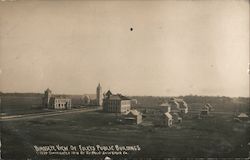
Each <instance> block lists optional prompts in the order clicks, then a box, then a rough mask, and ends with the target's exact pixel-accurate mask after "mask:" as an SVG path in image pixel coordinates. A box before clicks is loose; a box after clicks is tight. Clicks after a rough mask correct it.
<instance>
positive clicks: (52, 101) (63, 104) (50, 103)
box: [43, 88, 71, 109]
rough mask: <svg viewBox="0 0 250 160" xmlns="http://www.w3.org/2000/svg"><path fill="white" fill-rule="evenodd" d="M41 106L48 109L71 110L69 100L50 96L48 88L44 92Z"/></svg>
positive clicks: (64, 97) (63, 97) (58, 96)
mask: <svg viewBox="0 0 250 160" xmlns="http://www.w3.org/2000/svg"><path fill="white" fill-rule="evenodd" d="M43 106H44V107H45V108H50V109H71V99H70V98H68V97H66V96H61V95H57V96H56V95H52V91H51V90H50V89H49V88H48V89H46V90H45V91H44V97H43Z"/></svg>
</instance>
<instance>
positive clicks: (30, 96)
mask: <svg viewBox="0 0 250 160" xmlns="http://www.w3.org/2000/svg"><path fill="white" fill-rule="evenodd" d="M42 97H43V94H39V93H27V94H26V93H9V94H2V95H1V105H0V106H1V109H0V113H1V115H15V114H30V113H42V112H49V110H44V108H43V107H42ZM70 97H71V99H72V107H77V106H79V105H80V104H81V101H80V98H81V96H80V95H70Z"/></svg>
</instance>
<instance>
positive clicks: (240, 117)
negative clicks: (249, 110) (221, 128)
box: [237, 113, 249, 121]
mask: <svg viewBox="0 0 250 160" xmlns="http://www.w3.org/2000/svg"><path fill="white" fill-rule="evenodd" d="M237 118H238V119H239V120H241V121H247V120H248V119H249V116H248V115H247V114H246V113H240V114H239V115H238V116H237Z"/></svg>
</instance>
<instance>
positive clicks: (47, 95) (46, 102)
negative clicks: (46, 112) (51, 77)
mask: <svg viewBox="0 0 250 160" xmlns="http://www.w3.org/2000/svg"><path fill="white" fill-rule="evenodd" d="M51 94H52V91H51V90H50V89H49V88H48V89H46V90H45V91H44V97H43V106H44V107H46V108H49V105H50V98H51Z"/></svg>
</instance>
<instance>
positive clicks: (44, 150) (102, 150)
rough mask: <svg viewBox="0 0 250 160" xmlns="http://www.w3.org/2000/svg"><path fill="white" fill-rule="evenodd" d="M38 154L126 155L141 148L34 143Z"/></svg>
mask: <svg viewBox="0 0 250 160" xmlns="http://www.w3.org/2000/svg"><path fill="white" fill-rule="evenodd" d="M34 149H35V151H36V154H38V155H127V154H129V153H130V152H138V151H140V150H141V147H140V146H139V145H131V146H120V145H108V146H103V145H88V146H83V145H69V146H64V145H59V144H58V145H47V146H37V145H34Z"/></svg>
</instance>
